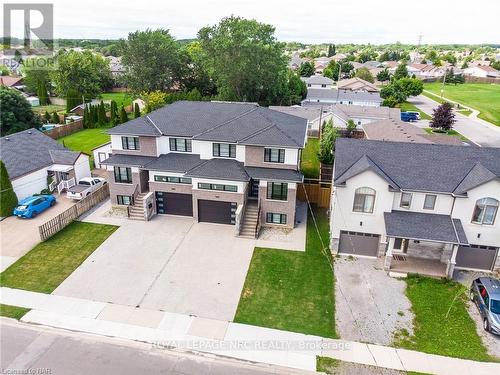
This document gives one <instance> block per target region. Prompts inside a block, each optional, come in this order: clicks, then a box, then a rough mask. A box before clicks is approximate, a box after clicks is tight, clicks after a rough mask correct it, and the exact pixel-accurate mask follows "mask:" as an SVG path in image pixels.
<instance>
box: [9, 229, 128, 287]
mask: <svg viewBox="0 0 500 375" xmlns="http://www.w3.org/2000/svg"><path fill="white" fill-rule="evenodd" d="M117 228H118V227H116V226H113V225H103V224H93V223H85V222H81V221H75V222H73V223H71V224H70V225H68V226H67V227H66V228H64V229H63V230H62V231H60V232H59V233H57V234H55V235H54V236H53V237H51V238H50V239H48V240H47V241H45V242H41V243H39V244H38V245H36V246H35V247H34V248H33V249H31V250H30V252H28V253H27V254H26V255H24V256H23V257H21V258H20V259H19V260H18V261H17V262H15V263H14V264H13V265H11V266H10V267H9V268H7V269H6V270H5V271H4V272H2V273H0V286H3V287H8V288H15V289H24V290H31V291H33V292H41V293H52V292H53V291H54V289H56V288H57V287H58V286H59V284H61V283H62V282H63V281H64V279H66V278H67V277H68V276H69V275H70V274H71V273H72V272H73V271H74V270H75V269H76V268H77V267H78V266H79V265H80V264H82V262H83V261H84V260H85V259H87V257H88V256H89V255H90V254H92V253H93V252H94V250H95V249H97V248H98V247H99V246H100V245H101V244H102V243H103V242H104V241H105V240H106V239H107V238H108V237H109V236H110V235H111V234H112V233H113V232H114V231H115V230H116V229H117Z"/></svg>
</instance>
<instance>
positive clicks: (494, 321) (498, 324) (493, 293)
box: [470, 277, 500, 335]
mask: <svg viewBox="0 0 500 375" xmlns="http://www.w3.org/2000/svg"><path fill="white" fill-rule="evenodd" d="M470 299H471V301H474V303H475V304H476V306H477V308H478V309H479V313H480V314H481V318H482V319H483V328H484V329H485V330H486V331H489V332H491V333H495V334H497V335H500V280H498V279H495V278H493V277H479V278H477V279H475V280H474V281H473V282H472V285H471V288H470Z"/></svg>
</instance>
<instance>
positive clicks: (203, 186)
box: [198, 182, 238, 193]
mask: <svg viewBox="0 0 500 375" xmlns="http://www.w3.org/2000/svg"><path fill="white" fill-rule="evenodd" d="M198 189H204V190H219V191H230V192H232V193H236V192H237V191H238V186H236V185H223V184H208V183H204V182H199V183H198Z"/></svg>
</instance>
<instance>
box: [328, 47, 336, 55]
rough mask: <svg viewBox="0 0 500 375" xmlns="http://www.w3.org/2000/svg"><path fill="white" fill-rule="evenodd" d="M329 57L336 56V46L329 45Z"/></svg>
mask: <svg viewBox="0 0 500 375" xmlns="http://www.w3.org/2000/svg"><path fill="white" fill-rule="evenodd" d="M327 56H328V57H332V56H335V44H329V45H328V53H327Z"/></svg>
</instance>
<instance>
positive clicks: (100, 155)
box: [92, 142, 111, 169]
mask: <svg viewBox="0 0 500 375" xmlns="http://www.w3.org/2000/svg"><path fill="white" fill-rule="evenodd" d="M92 155H93V156H94V165H95V167H96V168H98V169H106V165H104V164H102V162H103V161H105V160H106V159H107V158H109V156H110V155H111V142H108V143H104V144H102V145H100V146H97V147H95V148H93V149H92Z"/></svg>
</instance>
